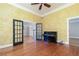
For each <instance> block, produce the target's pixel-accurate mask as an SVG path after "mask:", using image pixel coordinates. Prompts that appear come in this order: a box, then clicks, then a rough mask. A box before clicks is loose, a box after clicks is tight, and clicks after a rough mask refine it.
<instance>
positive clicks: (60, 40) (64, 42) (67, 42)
mask: <svg viewBox="0 0 79 59" xmlns="http://www.w3.org/2000/svg"><path fill="white" fill-rule="evenodd" d="M61 41H62V40H58V41H57V42H58V43H59V42H61ZM63 44H69V42H64V41H63Z"/></svg>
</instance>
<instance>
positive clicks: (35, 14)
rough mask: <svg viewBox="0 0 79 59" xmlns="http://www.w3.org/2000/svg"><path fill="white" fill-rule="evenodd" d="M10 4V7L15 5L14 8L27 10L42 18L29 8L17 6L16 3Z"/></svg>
mask: <svg viewBox="0 0 79 59" xmlns="http://www.w3.org/2000/svg"><path fill="white" fill-rule="evenodd" d="M9 4H10V5H13V6H15V7H17V8H20V9H23V10H25V11H28V12H31V13H33V14H34V15H37V16H40V17H42V16H41V15H40V14H39V13H36V12H34V11H32V10H30V9H28V8H25V7H22V6H20V5H18V4H16V3H9Z"/></svg>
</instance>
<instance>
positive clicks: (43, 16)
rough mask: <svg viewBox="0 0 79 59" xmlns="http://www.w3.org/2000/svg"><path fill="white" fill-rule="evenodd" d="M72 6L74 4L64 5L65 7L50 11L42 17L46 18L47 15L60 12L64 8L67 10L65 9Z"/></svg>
mask: <svg viewBox="0 0 79 59" xmlns="http://www.w3.org/2000/svg"><path fill="white" fill-rule="evenodd" d="M74 4H75V3H69V4H66V5H63V6H61V7H59V8H57V9H55V10H52V11H50V12H48V13H45V14H44V15H42V17H44V16H47V15H49V14H51V13H54V12H57V11H60V10H62V9H64V8H67V7H69V6H72V5H74Z"/></svg>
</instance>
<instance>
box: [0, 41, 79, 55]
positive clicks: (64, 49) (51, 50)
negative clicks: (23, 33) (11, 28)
mask: <svg viewBox="0 0 79 59" xmlns="http://www.w3.org/2000/svg"><path fill="white" fill-rule="evenodd" d="M0 56H79V47H75V46H69V45H60V44H55V43H48V42H44V41H36V42H34V41H33V42H29V43H27V42H25V43H24V44H21V45H17V46H15V47H8V48H5V49H0Z"/></svg>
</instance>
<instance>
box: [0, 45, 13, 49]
mask: <svg viewBox="0 0 79 59" xmlns="http://www.w3.org/2000/svg"><path fill="white" fill-rule="evenodd" d="M10 46H13V44H7V45H0V49H2V48H7V47H10Z"/></svg>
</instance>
